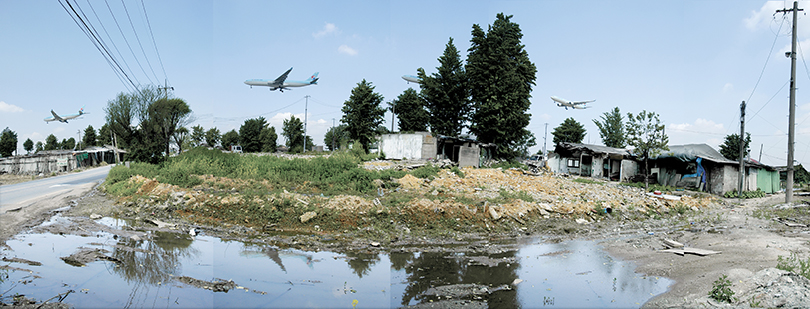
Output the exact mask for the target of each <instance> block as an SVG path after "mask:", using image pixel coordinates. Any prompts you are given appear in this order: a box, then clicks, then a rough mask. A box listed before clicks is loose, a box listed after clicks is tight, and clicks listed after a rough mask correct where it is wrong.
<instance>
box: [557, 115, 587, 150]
mask: <svg viewBox="0 0 810 309" xmlns="http://www.w3.org/2000/svg"><path fill="white" fill-rule="evenodd" d="M551 135H553V136H554V140H553V141H554V144H559V143H582V139H584V138H585V127H584V126H583V125H582V124H581V123H579V122H577V121H576V120H574V118H573V117H569V118H566V119H565V120H564V121H563V122H562V123H561V124H560V126H558V127H556V128H554V131H553V132H551Z"/></svg>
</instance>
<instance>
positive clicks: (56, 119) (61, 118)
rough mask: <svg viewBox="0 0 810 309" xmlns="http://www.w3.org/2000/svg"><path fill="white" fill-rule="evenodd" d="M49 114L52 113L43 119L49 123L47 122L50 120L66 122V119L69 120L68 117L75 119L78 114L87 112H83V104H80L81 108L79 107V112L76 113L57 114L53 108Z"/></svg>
mask: <svg viewBox="0 0 810 309" xmlns="http://www.w3.org/2000/svg"><path fill="white" fill-rule="evenodd" d="M51 114H52V115H53V117H48V118H45V119H44V120H45V123H49V122H51V121H59V122H64V123H68V120H70V119H75V118H77V117H79V116H81V115H84V114H88V113H85V112H84V106H82V108H81V109H79V113H78V114H72V115H66V116H59V115H57V114H56V112H54V111H53V110H51Z"/></svg>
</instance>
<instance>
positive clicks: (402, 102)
mask: <svg viewBox="0 0 810 309" xmlns="http://www.w3.org/2000/svg"><path fill="white" fill-rule="evenodd" d="M391 106H392V107H393V109H394V114H396V115H397V117H398V118H399V130H400V131H405V132H408V131H427V125H428V121H429V119H430V115H429V114H428V111H427V110H425V103H424V100H422V98H420V97H419V94H417V93H416V90H413V88H408V89H405V91H404V92H402V94H400V95H399V96H398V97H397V98H396V99H395V100H394V101H392V102H391ZM326 144H327V145H331V139H330V141H329V142H327V143H326Z"/></svg>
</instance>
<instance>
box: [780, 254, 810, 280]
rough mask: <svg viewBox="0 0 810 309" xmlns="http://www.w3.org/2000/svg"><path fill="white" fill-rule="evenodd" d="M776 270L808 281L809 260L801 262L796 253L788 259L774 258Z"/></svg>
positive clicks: (809, 272)
mask: <svg viewBox="0 0 810 309" xmlns="http://www.w3.org/2000/svg"><path fill="white" fill-rule="evenodd" d="M776 268H778V269H781V270H785V271H789V272H792V273H794V274H797V275H800V276H802V277H805V278H807V279H810V258H808V259H804V260H802V259H801V258H799V255H798V254H797V253H796V252H791V253H790V256H789V257H784V256H781V255H780V256H778V257H776Z"/></svg>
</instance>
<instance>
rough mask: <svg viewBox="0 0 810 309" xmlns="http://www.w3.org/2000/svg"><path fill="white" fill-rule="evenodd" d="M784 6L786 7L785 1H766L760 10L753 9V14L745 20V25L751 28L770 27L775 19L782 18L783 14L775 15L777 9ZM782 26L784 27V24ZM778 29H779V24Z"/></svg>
mask: <svg viewBox="0 0 810 309" xmlns="http://www.w3.org/2000/svg"><path fill="white" fill-rule="evenodd" d="M784 8H785V2H784V1H768V2H765V4H764V5H763V6H762V8H760V9H759V11H751V15H750V16H749V17H748V18H746V19H745V20H744V21H743V22H744V23H745V27H746V28H748V29H750V30H757V29H765V28H768V27H769V26H770V24H771V22H772V21H773V20H775V19H778V18H782V16H781V14H779V15H774V13H775V12H776V10H779V9H784ZM782 28H784V26H783V27H782ZM776 29H778V26H777V28H776ZM776 29H774V30H776ZM788 29H789V28H788Z"/></svg>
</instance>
